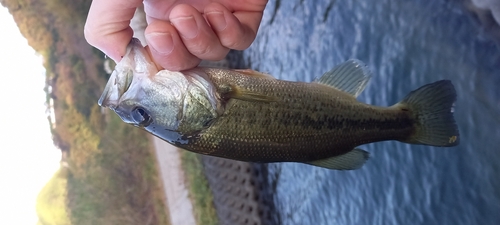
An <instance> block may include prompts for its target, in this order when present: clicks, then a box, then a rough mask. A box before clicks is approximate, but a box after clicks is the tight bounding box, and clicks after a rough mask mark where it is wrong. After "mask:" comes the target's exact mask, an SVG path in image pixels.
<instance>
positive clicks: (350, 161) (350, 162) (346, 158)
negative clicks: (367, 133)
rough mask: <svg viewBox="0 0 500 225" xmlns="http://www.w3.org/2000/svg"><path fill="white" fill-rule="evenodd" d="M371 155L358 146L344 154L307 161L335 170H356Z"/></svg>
mask: <svg viewBox="0 0 500 225" xmlns="http://www.w3.org/2000/svg"><path fill="white" fill-rule="evenodd" d="M369 157H370V154H369V153H368V152H367V151H364V150H361V149H357V148H356V149H353V150H352V151H350V152H347V153H345V154H343V155H339V156H335V157H331V158H326V159H320V160H316V161H312V162H305V163H306V164H310V165H314V166H319V167H323V168H327V169H333V170H355V169H359V168H361V166H363V164H365V162H366V160H368V158H369Z"/></svg>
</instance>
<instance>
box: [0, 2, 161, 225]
mask: <svg viewBox="0 0 500 225" xmlns="http://www.w3.org/2000/svg"><path fill="white" fill-rule="evenodd" d="M0 3H2V5H4V6H5V7H7V8H8V9H9V11H10V13H11V14H12V15H13V17H14V20H15V21H16V23H17V24H18V26H19V29H20V31H21V33H22V34H23V35H24V37H26V39H27V40H28V43H29V44H30V45H31V46H32V47H33V48H34V49H35V50H36V51H37V52H38V53H40V54H41V55H42V56H43V57H44V66H45V68H46V71H47V80H46V91H47V103H48V104H47V105H50V104H49V103H50V100H52V101H53V105H52V106H53V107H54V112H55V121H49V124H50V126H51V129H52V135H53V139H54V143H55V144H56V145H57V146H58V147H59V148H60V149H61V150H62V151H63V155H65V156H67V157H66V158H65V161H66V162H67V163H68V165H69V166H68V168H66V167H63V168H61V171H60V172H59V173H58V174H56V175H55V176H54V177H53V178H52V180H51V181H50V182H49V183H48V184H47V185H46V186H45V188H44V189H43V190H42V192H40V194H39V197H38V203H37V212H38V214H39V217H40V221H39V224H44V225H47V224H168V223H169V221H170V220H169V218H168V215H167V210H166V207H165V205H164V204H165V201H164V199H165V196H164V192H163V189H162V187H161V182H160V180H159V176H158V169H157V163H156V159H155V155H154V151H153V149H152V145H150V141H149V140H148V138H147V136H146V134H145V133H144V132H142V131H140V130H138V129H134V128H133V127H131V126H128V125H126V124H124V123H123V122H121V120H120V119H119V118H117V116H115V115H114V113H108V112H107V111H101V109H100V108H99V107H98V106H97V104H96V101H97V99H98V98H99V96H100V94H101V92H102V90H103V88H104V85H105V84H106V81H107V77H108V76H107V75H106V73H105V72H104V70H103V68H104V67H103V59H104V56H103V54H102V53H100V52H99V51H98V50H96V49H94V48H92V47H91V46H89V45H88V44H87V43H86V41H85V40H84V38H83V25H84V22H85V19H86V15H87V11H88V9H89V6H90V3H91V0H76V1H65V0H0ZM49 120H50V119H49ZM63 203H64V204H63Z"/></svg>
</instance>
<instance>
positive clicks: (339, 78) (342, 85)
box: [315, 59, 371, 97]
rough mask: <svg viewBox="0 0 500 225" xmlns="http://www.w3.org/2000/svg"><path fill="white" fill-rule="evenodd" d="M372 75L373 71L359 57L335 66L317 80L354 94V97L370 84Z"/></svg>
mask: <svg viewBox="0 0 500 225" xmlns="http://www.w3.org/2000/svg"><path fill="white" fill-rule="evenodd" d="M370 76H371V72H370V71H369V70H368V68H367V67H366V65H365V64H364V63H363V62H361V61H359V60H357V59H350V60H347V61H346V62H344V63H342V64H339V65H337V66H335V67H334V68H333V69H332V70H330V71H328V72H326V73H325V74H323V76H321V77H320V78H318V79H316V81H315V82H317V83H320V84H324V85H328V86H331V87H334V88H336V89H339V90H341V91H343V92H346V93H349V94H351V95H354V97H358V95H359V94H361V92H363V90H364V89H365V87H366V85H367V84H368V81H369V80H370Z"/></svg>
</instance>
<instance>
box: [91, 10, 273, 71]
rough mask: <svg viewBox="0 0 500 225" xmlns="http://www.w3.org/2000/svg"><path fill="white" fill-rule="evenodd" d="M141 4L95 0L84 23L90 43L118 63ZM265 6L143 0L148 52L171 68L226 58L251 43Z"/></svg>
mask: <svg viewBox="0 0 500 225" xmlns="http://www.w3.org/2000/svg"><path fill="white" fill-rule="evenodd" d="M184 2H186V3H189V5H188V4H182V3H184ZM141 3H143V0H94V1H93V2H92V5H91V7H90V11H89V14H88V17H87V22H86V24H85V38H86V39H87V41H88V42H89V44H91V45H93V46H95V47H96V48H98V49H100V50H101V51H103V52H104V53H105V54H106V55H108V56H109V57H111V58H112V59H113V60H115V61H117V62H118V61H120V59H121V57H122V56H123V55H124V54H125V51H126V47H127V44H128V43H129V42H130V40H131V39H132V35H133V31H132V28H131V27H130V25H129V24H130V20H131V19H132V17H133V16H134V12H135V10H136V8H137V7H139V6H140V4H141ZM266 4H267V0H215V1H214V0H212V1H210V0H197V1H194V0H184V1H182V0H144V11H145V13H146V20H147V22H148V26H147V27H146V30H145V32H144V33H145V37H146V41H147V43H148V45H149V50H150V53H151V55H152V56H153V59H154V61H155V63H156V64H157V65H158V66H161V67H163V68H165V69H168V70H173V71H179V70H185V69H190V68H193V67H195V66H197V65H198V64H199V62H200V61H201V60H202V59H205V60H220V59H223V58H224V57H225V56H226V54H227V53H228V52H229V49H236V50H243V49H246V48H248V47H249V46H250V44H252V42H253V41H254V39H255V36H256V34H257V30H258V28H259V24H260V22H261V19H262V14H263V11H264V8H265V6H266Z"/></svg>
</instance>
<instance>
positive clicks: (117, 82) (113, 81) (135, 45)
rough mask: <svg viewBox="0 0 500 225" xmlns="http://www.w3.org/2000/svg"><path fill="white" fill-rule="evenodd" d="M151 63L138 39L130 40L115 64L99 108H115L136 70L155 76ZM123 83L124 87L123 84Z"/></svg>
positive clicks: (149, 56)
mask: <svg viewBox="0 0 500 225" xmlns="http://www.w3.org/2000/svg"><path fill="white" fill-rule="evenodd" d="M152 62H153V61H152V57H151V55H150V53H149V51H148V50H147V49H145V48H144V47H143V46H142V44H141V42H140V41H139V40H138V39H136V38H132V40H131V41H130V43H129V44H128V45H127V51H126V53H125V55H124V56H123V58H122V60H121V61H120V62H119V63H117V64H116V67H115V69H114V70H113V73H111V76H110V77H109V80H108V82H107V83H106V86H105V87H104V91H103V93H102V95H101V97H100V98H99V100H98V101H97V104H99V106H101V107H107V108H116V107H117V106H118V104H119V100H120V98H121V96H122V95H123V94H124V93H125V92H126V91H127V89H128V88H129V85H130V82H131V80H132V79H133V78H132V77H133V76H134V74H136V72H137V71H136V69H137V68H140V70H143V71H141V72H143V73H144V72H146V73H149V74H155V73H156V72H157V70H156V71H155V69H157V68H153V67H152V66H156V65H155V64H154V63H152ZM127 71H132V73H131V74H129V73H127ZM127 81H128V82H127ZM124 82H125V85H124V84H123V83H124Z"/></svg>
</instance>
